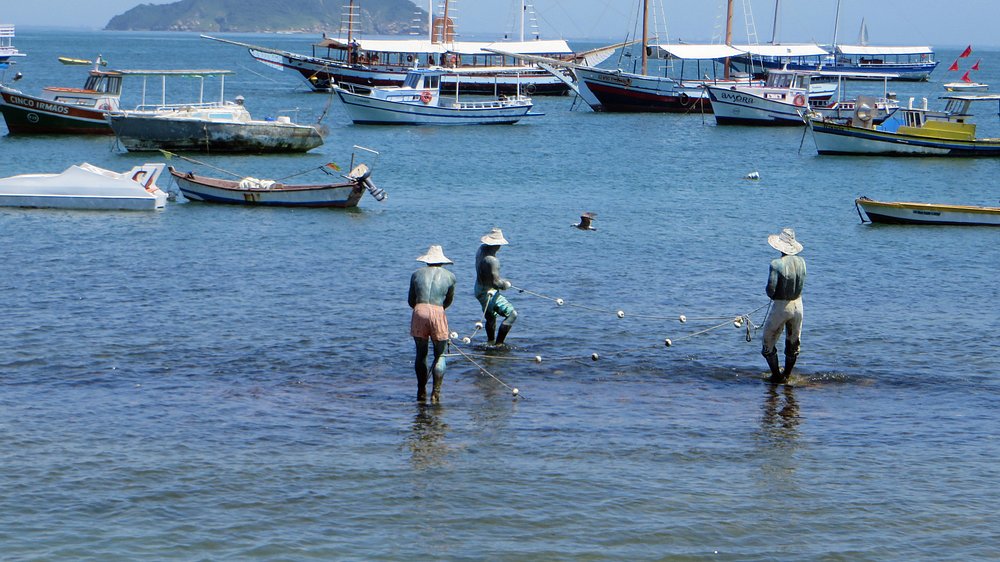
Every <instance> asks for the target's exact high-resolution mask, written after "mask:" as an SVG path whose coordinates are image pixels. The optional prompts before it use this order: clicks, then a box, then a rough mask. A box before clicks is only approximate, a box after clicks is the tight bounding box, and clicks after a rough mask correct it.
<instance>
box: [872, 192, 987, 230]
mask: <svg viewBox="0 0 1000 562" xmlns="http://www.w3.org/2000/svg"><path fill="white" fill-rule="evenodd" d="M854 205H855V207H857V208H858V216H861V221H862V222H865V218H864V216H862V215H861V211H862V210H864V214H865V215H867V217H868V222H873V223H875V222H877V223H883V224H945V225H970V226H1000V207H977V206H973V205H945V204H935V203H908V202H885V201H875V200H873V199H869V198H867V197H859V198H858V199H855V200H854Z"/></svg>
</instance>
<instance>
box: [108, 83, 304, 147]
mask: <svg viewBox="0 0 1000 562" xmlns="http://www.w3.org/2000/svg"><path fill="white" fill-rule="evenodd" d="M190 72H194V71H190ZM228 74H232V73H231V72H230V71H226V70H215V71H200V72H199V73H198V74H185V75H187V76H196V77H197V78H199V79H202V80H203V79H204V78H205V77H206V76H218V77H219V78H220V82H219V83H220V94H219V99H220V101H216V102H206V101H204V96H203V95H201V96H200V97H199V99H198V101H196V102H190V103H170V104H167V103H161V104H151V105H146V103H145V88H144V89H143V102H142V104H141V105H140V106H139V107H137V108H136V109H134V110H127V111H112V112H109V113H108V120H109V121H110V123H111V129H112V130H113V131H114V133H115V136H116V137H117V139H118V142H119V143H121V145H122V146H123V147H124V148H125V149H126V150H128V151H130V152H141V151H155V150H161V149H164V150H191V151H203V152H247V153H281V152H306V151H308V150H311V149H313V148H316V147H317V146H320V145H322V144H323V137H322V136H320V134H319V131H318V130H317V129H316V127H314V126H311V125H300V124H297V123H293V122H292V120H291V118H289V117H288V116H284V115H279V116H278V117H276V118H274V119H254V118H253V117H251V115H250V112H249V111H247V109H246V107H244V105H243V97H242V96H237V97H236V101H234V102H228V101H222V96H223V95H224V93H225V77H226V75H228ZM164 87H165V86H164ZM162 97H163V96H161V99H162Z"/></svg>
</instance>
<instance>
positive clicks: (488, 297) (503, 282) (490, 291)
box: [474, 228, 517, 345]
mask: <svg viewBox="0 0 1000 562" xmlns="http://www.w3.org/2000/svg"><path fill="white" fill-rule="evenodd" d="M480 242H482V245H481V246H479V251H477V252H476V285H475V287H474V289H475V295H476V300H478V301H479V304H480V305H481V306H482V307H483V316H484V317H485V318H486V340H487V342H486V343H487V344H488V345H494V344H495V345H502V344H503V342H504V340H506V339H507V334H508V333H509V332H510V328H511V326H513V325H514V322H515V321H516V320H517V311H516V310H514V306H513V305H512V304H510V301H508V300H507V299H506V298H505V297H504V296H503V295H501V294H500V291H504V290H507V289H509V288H510V281H509V280H507V279H504V278H503V277H500V260H499V259H498V258H497V252H498V251H500V246H506V245H507V244H508V242H507V239H506V238H504V237H503V231H501V230H500V229H499V228H493V230H491V231H490V232H489V234H487V235H485V236H483V237H482V238H480ZM497 316H503V317H504V320H503V323H501V324H500V328H499V330H497V329H496V323H497ZM494 333H496V340H495V341H494V339H493V334H494Z"/></svg>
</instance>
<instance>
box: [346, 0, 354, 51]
mask: <svg viewBox="0 0 1000 562" xmlns="http://www.w3.org/2000/svg"><path fill="white" fill-rule="evenodd" d="M353 33H354V0H351V2H350V4H348V5H347V44H348V45H350V44H351V36H352V34H353Z"/></svg>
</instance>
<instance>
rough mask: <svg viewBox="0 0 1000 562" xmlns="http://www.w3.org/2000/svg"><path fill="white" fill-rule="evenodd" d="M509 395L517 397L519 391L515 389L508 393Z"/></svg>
mask: <svg viewBox="0 0 1000 562" xmlns="http://www.w3.org/2000/svg"><path fill="white" fill-rule="evenodd" d="M510 393H511V394H513V395H514V396H517V395H518V394H519V391H518V390H517V389H516V388H514V389H512V390H511V391H510Z"/></svg>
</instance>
